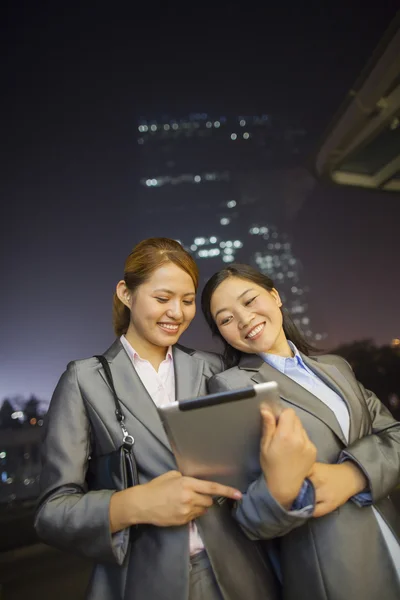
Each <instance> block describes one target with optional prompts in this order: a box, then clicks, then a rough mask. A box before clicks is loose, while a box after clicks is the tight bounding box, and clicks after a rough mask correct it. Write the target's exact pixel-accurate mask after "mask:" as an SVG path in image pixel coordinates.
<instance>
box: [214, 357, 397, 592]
mask: <svg viewBox="0 0 400 600" xmlns="http://www.w3.org/2000/svg"><path fill="white" fill-rule="evenodd" d="M302 358H303V360H304V362H305V363H306V364H307V366H308V367H309V368H310V369H311V370H312V371H313V372H314V373H316V374H317V375H318V376H319V377H320V378H321V379H322V380H323V381H324V382H325V383H326V384H327V385H328V386H330V387H331V388H332V389H333V390H335V392H337V393H338V394H339V395H340V396H341V397H342V398H343V399H344V401H345V402H346V404H347V407H348V409H349V413H350V435H349V442H348V443H346V440H345V439H344V437H343V434H342V431H341V429H340V427H339V424H338V422H337V420H336V418H335V416H334V414H333V413H332V412H331V410H330V409H329V408H327V406H325V404H323V403H322V402H321V401H319V400H318V399H317V398H315V396H313V394H311V393H310V392H308V391H307V390H306V389H304V388H303V387H302V386H300V385H299V384H297V383H296V382H294V381H293V380H292V379H290V378H289V377H287V376H286V375H284V374H282V373H281V372H280V371H278V370H276V369H274V368H273V367H271V366H270V365H268V364H267V363H265V362H264V361H263V360H262V359H261V358H260V357H259V356H257V355H250V354H247V355H242V358H241V361H240V363H239V366H237V367H234V368H232V369H229V370H227V371H225V372H223V373H221V374H219V375H216V376H215V377H213V378H212V379H211V380H210V381H209V389H210V391H211V392H216V391H223V390H227V389H236V388H240V387H246V386H248V385H251V384H254V383H261V382H265V381H277V383H278V385H279V388H280V395H281V399H282V401H283V404H284V405H286V406H287V407H289V406H290V407H292V408H293V409H294V410H295V411H296V413H297V415H298V416H299V417H300V419H301V421H302V423H303V426H304V428H305V429H306V431H307V433H308V435H309V437H310V439H311V440H312V441H313V443H314V444H315V445H316V447H317V450H318V456H317V460H318V461H320V462H325V463H336V462H337V460H338V457H339V455H340V453H341V452H342V450H344V449H346V452H347V454H348V455H349V457H350V458H351V459H352V460H353V461H354V462H355V463H356V464H357V465H358V466H359V467H360V468H361V469H362V471H363V472H364V474H365V475H366V477H367V479H368V482H369V488H370V490H371V493H372V498H373V503H374V507H375V508H376V509H377V510H378V511H379V513H380V514H381V516H382V517H383V518H384V519H385V521H386V523H387V524H388V525H389V527H390V528H391V530H392V531H393V533H394V534H395V535H396V536H397V539H398V540H400V517H399V515H398V514H397V513H396V511H395V509H394V507H393V505H392V503H391V500H390V498H389V497H388V494H389V493H390V492H391V491H392V490H393V489H394V487H395V486H396V485H397V484H398V482H399V479H400V423H398V422H396V421H395V420H394V419H393V417H392V416H391V414H390V413H389V411H388V410H386V408H385V407H384V406H383V405H382V404H381V402H380V401H379V400H378V399H377V397H376V396H375V395H374V394H373V393H372V392H370V391H368V390H366V389H365V388H364V387H363V386H362V385H361V384H360V383H359V382H358V381H357V380H356V379H355V377H354V374H353V371H352V369H351V367H350V365H349V364H348V363H347V362H346V361H345V360H344V359H342V358H340V357H338V356H332V355H326V356H318V357H313V358H310V357H306V356H304V355H302ZM276 509H277V507H276V502H275V501H274V499H273V498H272V497H271V496H270V494H269V493H268V490H267V488H266V485H265V480H264V479H263V478H262V477H260V478H259V480H258V481H255V482H254V483H253V484H252V485H251V486H250V488H249V490H248V493H247V494H246V495H245V496H244V498H243V500H242V501H241V503H240V504H239V505H238V507H237V509H236V518H237V520H238V521H239V523H240V524H241V526H242V528H243V530H244V531H245V532H246V533H247V535H248V536H249V538H250V539H270V538H273V537H275V536H283V537H281V538H280V558H281V567H282V573H283V597H284V599H285V600H289V599H290V600H311V599H312V600H328V599H329V600H349V599H352V600H378V599H382V600H395V599H397V600H398V599H399V598H400V582H399V580H398V579H397V576H396V573H395V570H394V568H393V564H392V562H391V560H390V557H389V555H388V551H387V547H386V545H385V542H384V539H383V536H382V533H381V531H380V529H379V526H378V524H377V521H376V518H375V516H374V514H373V511H372V509H371V507H363V508H359V507H358V506H357V505H356V504H355V503H354V502H353V501H351V500H350V501H348V502H347V503H346V504H345V505H344V506H341V507H340V508H339V509H337V510H335V511H333V512H332V513H331V514H328V515H326V516H324V517H321V518H318V519H314V518H309V519H305V520H304V521H303V523H300V525H301V526H300V527H299V526H298V525H299V522H296V520H295V519H293V520H292V523H290V520H289V519H288V517H287V516H286V517H285V518H284V519H281V518H280V516H279V513H277V510H276Z"/></svg>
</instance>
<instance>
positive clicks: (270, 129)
mask: <svg viewBox="0 0 400 600" xmlns="http://www.w3.org/2000/svg"><path fill="white" fill-rule="evenodd" d="M138 144H139V155H140V165H141V166H140V174H141V177H140V186H139V187H140V191H139V199H140V205H141V207H142V211H143V212H144V214H147V219H146V217H145V221H147V222H148V223H149V224H150V229H148V230H147V231H148V232H149V234H153V233H154V234H157V235H160V234H164V235H168V236H169V237H174V238H175V239H179V240H180V241H181V242H182V243H183V244H184V246H185V247H186V248H188V249H189V250H190V251H191V252H192V253H193V254H194V256H195V257H196V259H198V263H199V266H200V270H201V272H202V275H203V277H204V278H206V277H208V276H210V275H211V274H212V273H213V272H215V271H216V270H218V269H219V268H221V266H222V265H224V264H229V263H230V262H233V261H236V262H245V263H250V264H253V265H254V266H256V267H257V268H258V269H259V270H260V271H262V272H264V273H266V274H268V275H269V276H270V277H271V278H272V279H273V280H274V281H275V283H276V286H277V288H278V289H279V291H280V293H281V295H282V296H283V299H284V302H285V306H286V307H287V308H288V310H289V311H290V312H291V313H292V316H293V318H294V320H295V321H296V323H297V324H298V325H299V326H300V327H301V328H302V330H303V332H304V333H305V334H306V335H307V337H309V338H310V339H316V340H318V339H321V338H322V337H323V336H322V335H321V334H315V333H313V331H312V328H311V326H310V318H309V316H308V315H307V303H306V296H307V288H306V287H305V286H304V283H303V282H302V277H301V265H300V262H299V260H298V258H297V257H296V256H295V255H294V254H293V250H292V242H291V240H290V239H289V236H288V235H287V234H286V233H285V230H286V224H287V220H288V219H290V218H291V217H292V216H293V214H294V213H295V212H296V210H297V209H298V208H299V206H300V205H301V202H302V200H303V199H304V197H305V196H306V194H307V192H308V191H309V190H310V188H311V187H312V185H313V179H312V177H311V176H310V175H309V174H308V173H307V172H306V171H305V170H304V169H302V168H301V167H300V166H299V156H300V155H301V154H302V153H303V151H304V149H305V146H306V144H307V134H306V131H304V129H302V128H300V127H294V126H291V125H290V124H288V123H285V122H284V121H282V120H279V119H274V118H272V117H270V116H269V115H262V116H237V117H221V116H220V117H210V116H209V115H207V114H193V115H190V116H189V117H188V118H182V119H171V118H169V117H164V118H162V119H160V120H159V121H156V120H146V119H141V121H140V122H139V125H138ZM156 222H157V223H158V227H160V223H161V224H162V230H160V228H158V229H157V228H156ZM152 225H153V227H152Z"/></svg>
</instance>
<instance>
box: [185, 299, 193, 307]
mask: <svg viewBox="0 0 400 600" xmlns="http://www.w3.org/2000/svg"><path fill="white" fill-rule="evenodd" d="M183 304H186V306H192V304H194V300H184V301H183Z"/></svg>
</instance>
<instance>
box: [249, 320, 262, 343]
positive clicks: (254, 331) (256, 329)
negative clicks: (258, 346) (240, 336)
mask: <svg viewBox="0 0 400 600" xmlns="http://www.w3.org/2000/svg"><path fill="white" fill-rule="evenodd" d="M263 329H264V323H260V325H257V327H254V329H252V330H251V331H250V332H249V333H248V334H247V335H246V337H247V338H249V339H250V340H251V339H252V338H254V337H256V335H258V334H259V333H261V331H262V330H263Z"/></svg>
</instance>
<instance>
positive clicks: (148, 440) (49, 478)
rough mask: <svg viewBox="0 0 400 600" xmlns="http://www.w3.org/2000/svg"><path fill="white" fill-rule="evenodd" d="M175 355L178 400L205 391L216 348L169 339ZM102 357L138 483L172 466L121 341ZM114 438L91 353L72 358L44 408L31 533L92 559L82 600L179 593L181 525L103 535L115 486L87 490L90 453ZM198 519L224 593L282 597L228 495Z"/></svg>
mask: <svg viewBox="0 0 400 600" xmlns="http://www.w3.org/2000/svg"><path fill="white" fill-rule="evenodd" d="M173 355H174V366H175V381H176V396H177V399H178V400H179V399H185V398H190V397H195V396H198V395H202V394H205V393H206V381H207V379H208V378H210V377H211V376H212V375H214V374H215V373H218V372H220V371H221V369H222V368H223V363H222V360H221V358H220V357H219V356H218V355H216V354H211V353H206V352H197V351H193V350H188V349H185V348H183V347H180V346H175V347H174V348H173ZM105 356H106V358H107V360H108V361H109V363H110V368H111V372H112V374H113V379H114V383H115V388H116V392H117V394H118V397H119V398H120V400H121V403H122V405H123V409H124V411H125V417H126V425H127V429H128V431H129V433H131V434H132V435H133V436H134V438H135V445H134V452H135V456H136V460H137V463H138V468H139V479H140V482H141V483H146V482H148V481H150V480H151V479H153V478H154V477H157V476H159V475H162V474H163V473H165V472H166V471H169V470H172V469H176V468H177V465H176V462H175V459H174V456H173V454H172V451H171V447H170V445H169V442H168V439H167V437H166V435H165V432H164V429H163V427H162V424H161V421H160V419H159V416H158V413H157V410H156V408H155V405H154V403H153V401H152V400H151V398H150V396H149V395H148V393H147V391H146V389H145V387H144V386H143V384H142V382H141V380H140V378H139V377H138V375H137V373H136V371H135V369H134V367H133V365H132V362H131V360H130V359H129V357H128V355H127V354H126V352H125V350H124V348H123V346H122V344H121V342H120V340H116V341H115V342H114V344H113V345H112V346H111V348H109V349H108V350H107V352H106V353H105ZM91 439H94V440H95V444H94V445H93V447H92V445H91V441H90V440H91ZM120 445H121V430H120V427H119V425H118V423H117V421H116V418H115V414H114V402H113V397H112V394H111V391H110V389H109V387H108V384H107V382H106V380H105V375H104V372H103V369H102V368H101V367H100V365H99V363H98V361H97V360H96V359H94V358H89V359H85V360H80V361H75V362H72V363H70V364H69V365H68V368H67V370H66V372H65V373H64V374H63V375H62V377H61V379H60V381H59V383H58V385H57V387H56V390H55V392H54V395H53V398H52V401H51V404H50V408H49V413H48V424H47V430H46V434H45V440H44V446H43V470H42V475H41V496H40V499H39V505H38V509H37V512H36V518H35V527H36V531H37V533H38V535H39V536H40V538H42V539H43V540H44V541H45V542H46V543H48V544H50V545H53V546H56V547H58V548H60V549H62V550H67V551H71V552H76V553H81V554H83V555H85V556H88V557H90V558H92V559H94V561H95V567H94V570H93V574H92V578H91V582H90V585H89V590H88V592H87V598H88V599H90V600H117V599H118V600H122V599H123V598H126V599H130V598H134V599H135V600H153V599H154V600H156V599H160V600H162V599H165V600H171V599H173V600H187V598H188V590H189V527H188V525H185V526H181V527H153V526H149V527H148V528H146V529H145V530H144V531H143V532H142V533H141V535H140V537H139V538H138V539H136V540H135V541H133V542H132V543H129V535H128V533H129V530H123V531H120V532H118V533H115V534H111V533H110V525H109V503H110V498H111V496H112V494H113V491H112V490H100V491H90V490H88V489H87V484H86V481H85V478H86V472H87V465H88V458H89V455H91V454H94V455H97V454H99V455H101V454H106V453H108V452H111V451H113V450H115V449H116V448H118V447H119V446H120ZM196 523H197V525H198V528H199V530H200V534H201V536H202V539H203V541H204V544H205V546H206V550H207V553H208V555H209V558H210V561H211V564H212V566H213V569H214V572H215V575H216V578H217V580H218V583H219V585H220V588H221V590H222V593H223V596H224V598H225V599H226V600H243V598H246V600H277V599H278V598H279V597H280V589H279V585H278V584H277V581H276V579H275V575H274V573H273V571H272V569H271V567H270V565H269V561H266V560H265V557H264V556H263V553H262V552H260V549H259V546H258V544H257V543H256V542H253V541H250V540H249V539H248V537H247V536H246V535H244V534H243V532H242V530H241V528H240V527H239V526H238V525H237V523H236V521H235V520H234V519H233V518H232V515H231V507H230V503H229V502H228V501H225V502H222V503H221V504H218V503H215V504H214V506H213V507H212V508H211V509H209V510H208V512H207V514H206V515H205V516H203V517H201V518H200V519H198V520H197V522H196Z"/></svg>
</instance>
